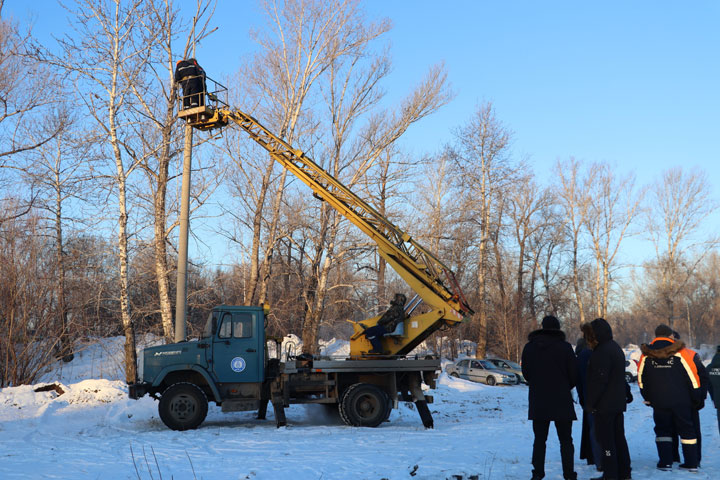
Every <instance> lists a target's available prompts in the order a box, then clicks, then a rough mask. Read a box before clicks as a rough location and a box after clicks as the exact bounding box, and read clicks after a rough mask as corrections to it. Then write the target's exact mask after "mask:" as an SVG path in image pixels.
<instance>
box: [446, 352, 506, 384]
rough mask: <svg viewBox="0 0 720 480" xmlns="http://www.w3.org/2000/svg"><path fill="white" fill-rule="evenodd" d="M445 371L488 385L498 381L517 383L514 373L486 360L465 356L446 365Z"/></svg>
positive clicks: (453, 375) (451, 374)
mask: <svg viewBox="0 0 720 480" xmlns="http://www.w3.org/2000/svg"><path fill="white" fill-rule="evenodd" d="M445 371H446V372H447V374H448V375H450V376H451V377H456V378H464V379H465V380H471V381H473V382H482V383H486V384H488V385H496V384H499V383H504V384H507V385H515V384H517V377H516V376H515V374H512V373H509V372H504V371H502V370H498V369H497V368H495V366H494V365H493V364H492V363H490V362H489V361H487V360H476V359H473V358H465V359H463V360H460V361H459V362H457V363H454V364H450V365H448V366H447V368H446V369H445Z"/></svg>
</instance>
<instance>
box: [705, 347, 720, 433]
mask: <svg viewBox="0 0 720 480" xmlns="http://www.w3.org/2000/svg"><path fill="white" fill-rule="evenodd" d="M707 371H708V376H709V377H710V384H709V385H708V386H709V387H710V396H711V397H712V399H713V402H714V403H715V409H716V410H717V418H718V429H720V345H718V346H717V349H716V350H715V356H713V358H712V362H710V365H708V366H707Z"/></svg>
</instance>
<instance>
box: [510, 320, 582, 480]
mask: <svg viewBox="0 0 720 480" xmlns="http://www.w3.org/2000/svg"><path fill="white" fill-rule="evenodd" d="M522 373H523V376H524V377H525V380H527V382H528V385H529V387H530V389H529V393H528V407H529V408H528V419H529V420H532V422H533V433H534V434H535V441H534V443H533V453H532V464H533V472H532V478H533V480H539V479H541V478H543V477H545V442H546V441H547V436H548V431H549V429H550V422H555V430H556V431H557V435H558V440H559V441H560V456H561V457H562V467H563V477H564V478H565V479H566V480H575V479H576V478H577V473H575V467H574V459H573V456H574V452H575V448H574V447H573V441H572V422H573V420H576V419H577V417H576V416H575V408H574V407H573V400H572V394H571V391H572V389H573V388H574V387H575V384H576V383H577V360H576V358H575V353H574V352H573V349H572V346H571V345H570V344H569V343H568V342H566V341H565V333H564V332H562V331H561V330H560V322H559V321H558V319H557V318H555V317H553V316H547V317H545V318H543V320H542V329H540V330H535V331H533V332H531V333H530V335H528V343H527V344H526V345H525V348H524V349H523V352H522Z"/></svg>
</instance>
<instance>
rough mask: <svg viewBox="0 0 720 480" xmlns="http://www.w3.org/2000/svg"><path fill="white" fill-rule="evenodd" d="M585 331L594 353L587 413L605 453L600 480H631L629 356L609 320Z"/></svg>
mask: <svg viewBox="0 0 720 480" xmlns="http://www.w3.org/2000/svg"><path fill="white" fill-rule="evenodd" d="M581 328H582V332H583V334H584V337H585V341H586V342H587V344H588V346H589V347H590V348H591V349H592V351H593V352H592V354H591V355H590V360H589V361H588V367H587V390H586V391H585V409H586V410H587V411H589V412H590V413H591V414H592V415H593V419H594V421H595V437H596V439H597V441H598V443H599V444H600V448H601V450H602V458H601V459H600V461H601V462H602V469H603V476H602V477H598V479H597V480H600V479H623V480H625V479H629V478H631V477H630V471H631V467H630V452H629V450H628V445H627V440H626V439H625V418H624V415H623V412H624V411H625V409H626V405H627V401H628V396H627V383H626V382H625V354H624V353H623V351H622V349H621V348H620V345H618V344H617V343H616V342H615V341H614V340H613V336H612V328H611V327H610V324H609V323H608V322H607V321H605V319H603V318H596V319H595V320H593V321H592V322H590V323H589V324H587V323H586V324H584V325H583V326H582V327H581Z"/></svg>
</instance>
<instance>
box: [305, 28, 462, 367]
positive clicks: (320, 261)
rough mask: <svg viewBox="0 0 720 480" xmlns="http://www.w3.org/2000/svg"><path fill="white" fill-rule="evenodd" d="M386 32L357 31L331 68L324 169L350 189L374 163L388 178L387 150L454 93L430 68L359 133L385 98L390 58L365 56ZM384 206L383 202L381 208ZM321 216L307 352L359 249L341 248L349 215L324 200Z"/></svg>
mask: <svg viewBox="0 0 720 480" xmlns="http://www.w3.org/2000/svg"><path fill="white" fill-rule="evenodd" d="M384 31H385V30H384V28H383V29H378V28H377V27H374V26H371V27H370V28H369V29H367V30H364V29H361V30H359V31H358V34H359V35H362V37H358V38H355V37H351V38H353V43H354V44H355V48H353V49H351V50H348V51H347V52H346V53H344V54H343V55H339V56H336V57H335V58H334V59H333V60H332V62H331V64H330V68H328V70H327V83H326V85H327V87H326V91H327V92H328V93H327V95H326V100H325V101H326V103H327V105H328V110H329V113H330V132H331V133H330V135H328V137H327V138H328V139H327V142H326V145H327V146H326V148H325V151H324V152H323V155H322V157H323V158H325V159H326V162H325V165H324V166H325V168H326V169H327V170H328V171H330V172H331V173H332V174H333V176H334V177H335V178H338V179H340V180H341V181H344V183H345V184H346V186H348V187H349V188H353V187H354V186H355V185H357V184H359V182H360V181H361V179H362V178H363V177H364V176H365V175H366V174H367V173H368V172H369V171H371V169H373V167H377V169H378V170H379V173H380V175H381V177H382V176H384V178H386V179H387V178H388V169H389V168H390V165H389V164H388V160H389V159H388V157H387V155H388V154H389V152H388V149H390V148H391V146H392V145H393V144H394V143H395V142H396V141H397V139H399V138H400V137H401V136H402V135H403V134H404V133H405V132H406V131H407V129H408V128H409V127H410V126H411V125H412V124H413V123H415V122H417V121H418V120H420V119H421V118H423V117H425V116H427V115H429V114H431V113H433V112H434V111H435V110H437V109H438V108H439V107H440V106H442V105H444V104H445V103H446V102H447V101H448V99H449V98H450V97H449V92H448V91H447V87H446V76H445V73H444V70H443V69H442V66H437V67H434V68H431V69H430V71H429V73H428V75H427V77H426V78H425V79H424V80H423V81H422V82H421V83H420V84H419V85H418V87H416V88H415V90H414V91H412V92H411V93H410V94H409V95H408V96H407V97H406V99H405V100H404V101H403V102H402V103H401V105H400V106H399V107H398V108H397V109H396V110H394V111H390V112H377V113H375V114H373V115H371V116H370V117H369V118H368V119H367V123H366V124H365V126H364V127H363V128H361V129H360V131H359V132H358V133H357V134H355V131H354V130H355V128H356V125H357V124H358V123H360V121H361V120H362V119H364V118H366V117H367V116H368V115H369V114H371V112H372V109H373V108H374V107H376V105H377V103H378V102H379V100H380V99H381V98H382V92H380V91H379V88H378V85H379V82H380V81H381V80H382V79H383V78H384V77H385V75H386V74H387V73H388V72H389V60H388V58H387V57H386V56H385V55H381V56H378V57H375V58H373V60H372V62H370V64H369V65H367V66H364V65H363V62H362V60H363V59H364V58H367V57H368V52H367V50H368V49H369V44H370V42H372V41H373V40H374V39H375V38H377V37H378V36H379V35H380V34H381V33H383V32H384ZM371 58H372V57H371ZM383 158H384V159H385V160H386V161H385V162H383V160H382V159H383ZM390 158H392V157H390ZM382 188H383V187H382V186H381V190H382ZM385 188H387V185H385ZM385 193H388V192H387V190H386V191H385ZM386 206H387V205H386V204H385V203H384V204H383V205H382V206H381V207H383V208H384V207H386ZM319 217H320V218H319V221H317V222H315V223H316V224H318V225H319V228H318V237H317V241H315V242H314V253H313V255H312V259H311V260H310V265H311V270H310V273H311V277H310V281H309V283H308V288H306V290H305V292H304V298H305V300H306V305H307V310H306V315H305V321H304V323H303V332H302V338H303V348H304V349H305V350H306V351H308V352H309V353H315V352H316V349H317V341H318V337H317V336H318V329H319V325H320V320H321V318H322V313H323V305H324V302H325V296H326V294H327V289H328V278H329V275H330V272H331V270H332V269H333V268H334V267H335V265H334V264H335V263H336V262H338V263H339V262H342V261H343V260H344V259H345V257H347V256H348V255H349V253H350V252H352V251H354V249H355V248H354V246H353V245H352V244H351V245H349V246H346V247H344V248H342V247H341V243H340V242H338V233H339V232H340V230H341V225H343V224H344V223H345V220H344V219H343V218H342V217H341V216H340V215H338V214H337V212H335V211H334V210H333V209H332V208H331V207H330V206H329V205H327V204H326V203H325V202H323V203H322V204H321V205H320V215H319Z"/></svg>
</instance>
